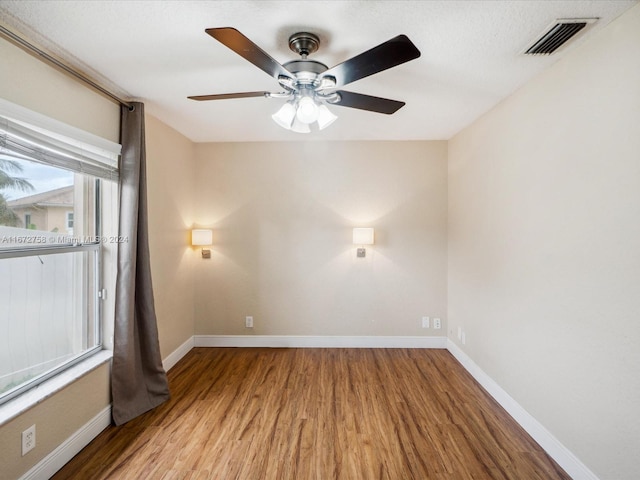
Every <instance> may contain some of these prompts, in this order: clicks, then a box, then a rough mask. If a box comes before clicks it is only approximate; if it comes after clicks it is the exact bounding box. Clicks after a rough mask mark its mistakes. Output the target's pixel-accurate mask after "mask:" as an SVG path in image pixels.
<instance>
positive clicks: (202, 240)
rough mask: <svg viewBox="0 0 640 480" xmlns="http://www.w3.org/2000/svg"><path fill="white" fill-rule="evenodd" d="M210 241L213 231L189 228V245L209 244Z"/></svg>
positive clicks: (211, 240) (211, 241)
mask: <svg viewBox="0 0 640 480" xmlns="http://www.w3.org/2000/svg"><path fill="white" fill-rule="evenodd" d="M212 243H213V232H212V231H211V230H202V229H195V230H191V245H211V244H212Z"/></svg>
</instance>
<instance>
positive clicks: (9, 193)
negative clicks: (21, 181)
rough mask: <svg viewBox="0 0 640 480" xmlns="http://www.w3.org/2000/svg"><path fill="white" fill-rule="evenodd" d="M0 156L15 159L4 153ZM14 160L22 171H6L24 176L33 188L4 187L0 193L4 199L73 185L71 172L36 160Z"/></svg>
mask: <svg viewBox="0 0 640 480" xmlns="http://www.w3.org/2000/svg"><path fill="white" fill-rule="evenodd" d="M0 158H3V159H11V160H15V158H10V157H7V156H4V155H3V156H2V157H0ZM16 161H17V162H18V163H19V164H20V165H21V166H22V168H23V170H22V172H7V173H9V175H11V176H14V177H23V178H25V179H26V180H28V181H29V182H30V183H31V185H33V187H34V190H32V191H29V192H23V191H22V190H15V189H10V188H5V189H3V190H1V191H0V193H2V195H4V197H5V199H6V200H15V199H17V198H21V197H26V196H28V195H34V194H36V193H42V192H47V191H49V190H55V189H56V188H60V187H66V186H68V185H73V172H69V171H67V170H63V169H61V168H55V167H51V166H48V165H42V164H40V163H36V162H30V161H28V160H16Z"/></svg>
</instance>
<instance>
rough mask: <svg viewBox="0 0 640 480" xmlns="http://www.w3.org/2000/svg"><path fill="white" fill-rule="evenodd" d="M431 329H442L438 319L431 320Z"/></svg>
mask: <svg viewBox="0 0 640 480" xmlns="http://www.w3.org/2000/svg"><path fill="white" fill-rule="evenodd" d="M433 328H435V329H438V328H442V323H441V322H440V319H439V318H434V319H433Z"/></svg>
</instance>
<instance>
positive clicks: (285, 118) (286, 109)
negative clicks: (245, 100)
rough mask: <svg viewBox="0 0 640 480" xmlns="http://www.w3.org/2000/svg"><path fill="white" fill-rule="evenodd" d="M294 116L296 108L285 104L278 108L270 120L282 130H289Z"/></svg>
mask: <svg viewBox="0 0 640 480" xmlns="http://www.w3.org/2000/svg"><path fill="white" fill-rule="evenodd" d="M295 116H296V107H294V106H293V104H291V103H289V102H287V103H285V104H284V105H283V106H282V107H280V110H278V111H277V112H276V113H274V114H273V115H271V118H273V121H274V122H276V123H277V124H278V125H280V126H281V127H282V128H286V129H287V130H290V129H291V124H292V123H293V119H294V117H295Z"/></svg>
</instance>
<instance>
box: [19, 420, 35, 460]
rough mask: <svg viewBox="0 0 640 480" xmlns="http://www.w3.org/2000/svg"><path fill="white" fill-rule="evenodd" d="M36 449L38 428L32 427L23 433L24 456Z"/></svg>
mask: <svg viewBox="0 0 640 480" xmlns="http://www.w3.org/2000/svg"><path fill="white" fill-rule="evenodd" d="M35 447H36V426H35V425H31V426H30V427H29V428H27V429H26V430H25V431H24V432H22V456H23V457H24V456H25V455H26V454H27V453H28V452H30V451H31V450H33V449H34V448H35Z"/></svg>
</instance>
